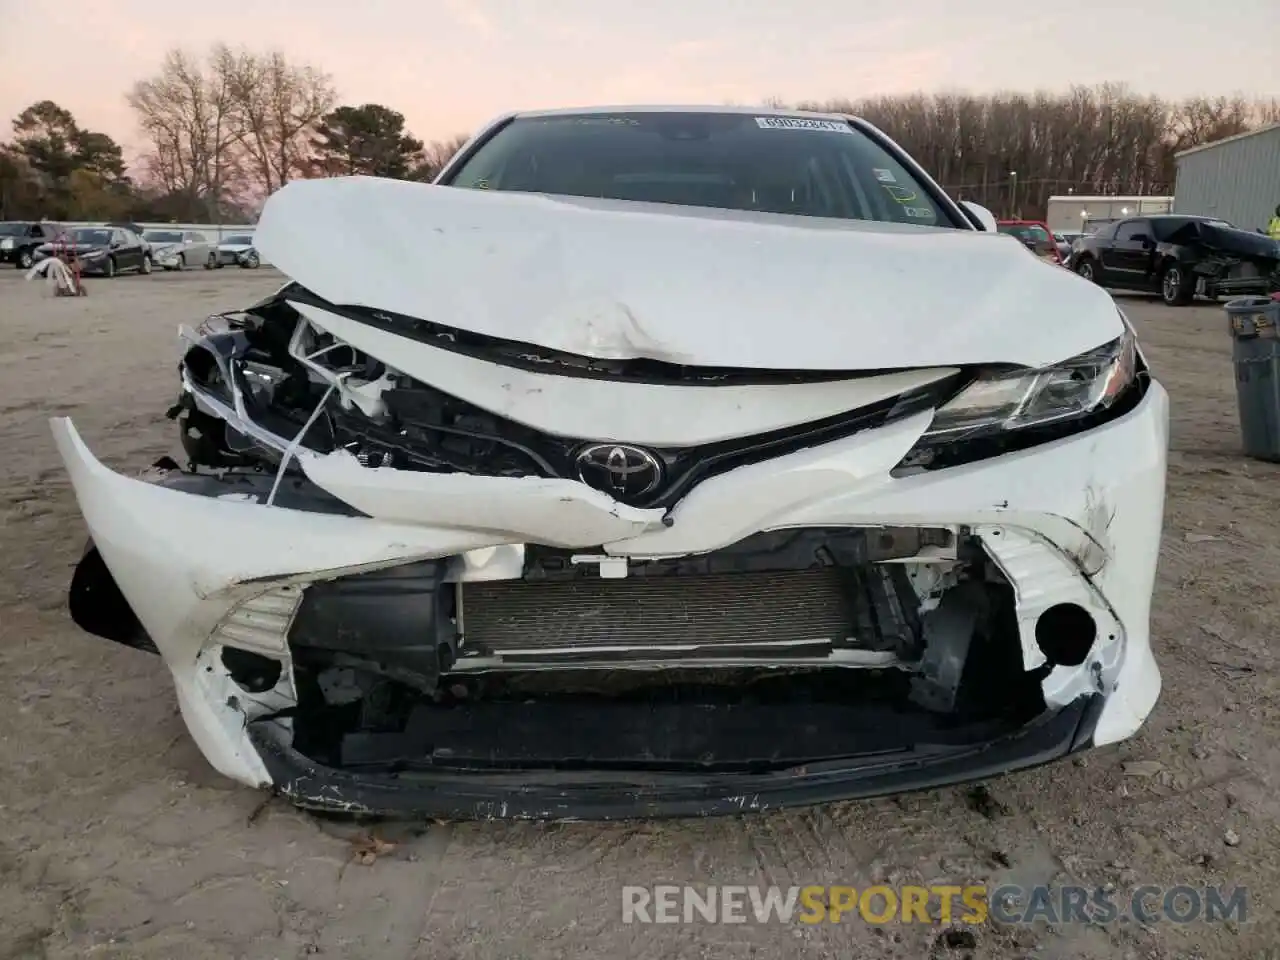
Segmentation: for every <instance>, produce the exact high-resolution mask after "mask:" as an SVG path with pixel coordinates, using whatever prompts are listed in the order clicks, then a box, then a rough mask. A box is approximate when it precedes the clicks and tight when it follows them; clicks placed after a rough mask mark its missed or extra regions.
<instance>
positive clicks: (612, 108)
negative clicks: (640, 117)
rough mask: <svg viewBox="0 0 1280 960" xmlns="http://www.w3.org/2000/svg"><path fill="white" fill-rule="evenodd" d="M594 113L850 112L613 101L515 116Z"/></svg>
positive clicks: (833, 116) (842, 116) (843, 116)
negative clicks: (591, 105)
mask: <svg viewBox="0 0 1280 960" xmlns="http://www.w3.org/2000/svg"><path fill="white" fill-rule="evenodd" d="M592 113H736V114H744V115H746V116H752V117H797V116H799V117H818V118H821V119H825V120H841V121H846V120H848V119H849V117H850V115H849V114H847V113H827V112H824V111H819V110H794V109H785V108H780V107H739V106H713V105H710V104H610V105H605V106H599V107H556V108H553V109H549V110H517V111H516V112H514V113H512V114H510V116H513V117H572V116H578V115H581V114H592Z"/></svg>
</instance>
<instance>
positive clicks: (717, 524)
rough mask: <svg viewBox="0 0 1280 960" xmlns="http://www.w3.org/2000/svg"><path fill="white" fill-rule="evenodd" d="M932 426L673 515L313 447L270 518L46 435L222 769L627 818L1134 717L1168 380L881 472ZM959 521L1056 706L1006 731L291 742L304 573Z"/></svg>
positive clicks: (315, 793)
mask: <svg viewBox="0 0 1280 960" xmlns="http://www.w3.org/2000/svg"><path fill="white" fill-rule="evenodd" d="M928 420H929V415H928V414H924V415H917V416H912V417H908V418H906V419H903V420H900V421H895V422H893V423H891V424H888V425H886V426H883V427H879V428H876V429H869V430H866V431H863V432H862V433H860V434H857V435H855V436H853V437H850V438H846V439H844V440H840V441H837V442H833V443H829V444H825V445H822V446H819V447H815V448H811V449H808V450H804V451H800V452H798V453H795V454H790V455H787V456H783V457H778V458H776V459H774V460H772V461H767V462H764V463H759V464H755V465H752V466H747V467H742V468H739V469H737V470H734V471H731V472H729V473H726V474H724V475H722V476H718V477H713V478H710V479H708V480H706V481H704V482H703V483H701V484H700V485H698V486H697V487H696V488H695V489H694V490H693V491H692V492H691V493H690V494H689V495H687V496H686V497H685V499H684V500H683V501H681V503H680V504H679V505H677V507H676V508H675V509H674V510H673V511H672V512H671V515H670V517H669V521H668V522H663V521H662V518H659V517H653V516H650V515H649V513H650V511H640V510H635V509H633V508H627V507H624V506H622V505H621V504H617V503H613V502H612V501H610V500H609V498H607V497H604V496H603V495H602V494H597V493H596V492H595V491H592V490H588V489H587V488H585V487H583V486H582V485H578V484H573V483H570V482H569V481H537V480H518V479H507V478H472V477H466V476H458V475H453V474H421V473H419V474H413V473H407V472H402V471H396V470H392V469H389V468H382V469H369V468H364V467H360V466H359V465H358V464H355V463H354V462H351V461H350V458H347V459H343V458H342V457H341V456H338V455H331V456H329V457H322V456H318V455H309V456H304V457H303V458H302V461H301V462H302V465H303V467H304V469H305V470H306V473H307V475H308V478H309V482H306V488H307V490H309V491H311V492H310V493H307V494H306V495H305V496H301V495H293V494H290V492H289V491H288V490H285V491H284V492H283V493H282V494H281V495H280V496H279V497H278V498H277V505H275V506H266V505H264V503H262V502H261V501H262V500H263V499H265V498H264V497H263V496H262V495H261V491H253V490H248V491H242V490H236V489H227V490H225V491H223V490H220V489H216V490H210V489H202V490H199V491H196V490H192V491H190V492H188V491H184V490H182V489H177V488H175V486H174V485H172V484H170V485H167V486H162V485H157V484H154V483H148V482H146V481H143V480H138V479H130V478H127V477H124V476H121V475H119V474H117V473H114V472H112V471H111V470H110V469H108V468H107V467H105V466H104V465H103V464H101V463H100V462H99V461H97V460H96V459H95V458H94V457H93V455H92V454H91V453H90V452H89V450H88V449H87V447H85V445H84V444H83V442H82V441H81V440H80V437H79V436H78V434H77V433H76V431H75V429H74V427H72V425H71V423H70V421H68V420H66V419H57V420H54V421H53V422H52V427H53V433H54V436H55V439H56V442H57V445H58V448H59V452H60V454H61V455H62V458H63V460H64V462H65V463H66V466H67V469H68V471H69V473H70V476H71V481H72V484H73V486H74V488H75V491H76V496H77V498H78V500H79V503H80V508H81V511H82V513H83V514H84V518H85V521H86V523H87V525H88V527H89V531H90V534H91V536H92V538H93V540H94V543H95V544H96V546H97V548H98V551H99V552H100V555H101V558H102V561H103V562H104V563H105V565H106V567H107V568H108V569H109V571H110V574H111V575H112V577H113V579H114V583H115V584H116V585H117V586H118V588H119V592H120V594H121V595H122V597H123V599H124V600H125V601H127V606H128V608H130V609H131V611H132V613H133V614H134V615H136V618H137V621H138V622H139V623H140V625H141V627H142V628H143V629H144V630H145V632H146V635H147V636H148V637H149V638H150V641H151V642H152V643H153V644H154V646H155V648H156V649H157V650H158V652H159V653H160V655H161V656H162V657H163V658H164V660H165V662H166V664H167V665H168V666H169V668H170V670H171V672H172V674H173V677H174V682H175V685H176V687H177V691H178V698H179V702H180V705H181V708H182V712H183V716H184V719H185V720H186V722H187V725H188V727H189V729H190V730H191V733H192V735H193V737H194V739H195V740H196V741H197V743H198V744H199V746H200V748H201V750H202V751H203V752H204V754H205V756H206V757H207V758H208V759H209V761H210V762H211V764H212V765H213V766H214V767H215V768H216V769H218V770H219V771H221V772H222V773H224V774H225V775H227V776H229V777H232V778H234V779H237V780H239V781H241V782H244V783H248V784H252V785H255V786H272V787H274V788H275V789H277V790H278V791H280V792H282V793H284V794H286V795H288V796H289V797H291V798H292V799H294V800H295V801H297V802H298V803H299V804H301V805H305V806H311V807H319V808H325V809H346V810H368V811H373V812H399V813H414V814H429V815H436V816H449V817H499V816H526V817H544V816H552V817H615V816H617V817H621V816H631V815H646V816H655V815H682V814H698V815H705V814H708V813H728V812H739V811H742V810H745V809H762V808H764V807H771V806H777V805H781V804H786V803H813V802H819V801H825V800H833V799H839V798H848V797H857V796H869V795H873V794H878V793H885V792H891V791H897V790H905V789H912V788H919V787H929V786H934V785H938V784H942V783H949V782H954V781H958V780H964V779H971V778H975V777H985V776H990V775H993V774H996V773H1000V772H1005V771H1008V770H1013V769H1018V768H1020V767H1026V766H1032V765H1035V764H1038V763H1043V762H1046V761H1049V760H1053V759H1055V758H1057V757H1061V756H1063V755H1064V754H1066V753H1068V752H1069V751H1071V750H1073V749H1079V748H1081V747H1084V746H1088V745H1091V744H1104V743H1111V742H1114V741H1117V740H1121V739H1124V738H1126V737H1128V736H1130V735H1132V734H1133V733H1134V732H1135V731H1136V730H1137V729H1138V728H1139V727H1140V726H1141V724H1142V722H1143V721H1144V719H1145V718H1146V716H1147V715H1148V713H1149V712H1150V710H1151V709H1152V707H1153V706H1154V704H1155V701H1156V699H1157V696H1158V694H1159V690H1160V674H1159V671H1158V669H1157V667H1156V664H1155V660H1154V658H1153V656H1152V652H1151V645H1150V636H1149V619H1150V601H1151V595H1152V591H1153V587H1154V580H1155V570H1156V558H1157V555H1158V551H1159V545H1160V531H1161V526H1162V518H1163V504H1164V478H1165V460H1166V450H1167V444H1168V437H1167V423H1168V399H1167V396H1166V394H1165V392H1164V390H1163V389H1162V388H1161V387H1160V386H1159V384H1157V383H1151V384H1150V385H1149V387H1148V389H1147V390H1146V392H1145V395H1144V396H1143V397H1142V398H1141V399H1140V401H1139V402H1138V405H1137V406H1136V407H1135V408H1134V409H1132V410H1131V411H1129V412H1128V413H1126V414H1124V415H1123V416H1120V417H1119V418H1117V419H1115V420H1113V421H1111V422H1109V423H1107V424H1105V425H1103V426H1101V427H1098V428H1096V429H1093V430H1091V431H1088V432H1086V433H1083V434H1077V435H1075V436H1072V437H1069V438H1066V439H1063V440H1060V441H1056V442H1053V443H1048V444H1044V445H1042V446H1039V447H1035V448H1032V449H1029V450H1025V451H1022V452H1018V453H1012V454H1007V455H1004V456H1001V457H996V458H993V459H990V460H985V461H981V462H978V463H973V464H969V465H965V466H958V467H952V468H949V469H945V470H937V471H932V472H926V473H921V474H917V475H914V476H909V477H903V478H898V479H894V478H892V477H891V476H890V470H891V469H892V467H893V466H894V464H895V463H897V462H898V461H899V460H900V459H901V458H902V456H903V455H904V454H905V453H906V452H907V451H908V450H909V449H911V447H912V446H913V444H914V443H915V441H916V440H917V439H918V437H919V436H920V434H921V433H922V432H923V430H924V429H925V428H926V427H927V424H928ZM268 486H269V482H268ZM286 486H287V487H288V486H289V485H286ZM295 493H296V491H295ZM317 497H319V498H322V499H323V500H324V502H323V503H318V502H317ZM950 525H963V526H964V527H966V528H968V529H969V530H970V531H971V535H972V537H973V538H974V539H975V540H977V541H978V542H979V543H980V544H981V547H982V548H983V549H984V550H985V551H986V553H987V555H988V557H989V558H990V560H991V561H992V562H993V563H994V564H995V565H996V566H997V567H998V568H999V569H1000V571H1001V572H1002V573H1003V575H1004V577H1005V578H1006V579H1007V581H1008V582H1009V584H1011V585H1012V588H1013V593H1014V595H1015V599H1016V620H1017V634H1018V639H1019V640H1020V645H1021V658H1022V664H1021V668H1022V670H1024V671H1039V672H1040V673H1039V675H1042V676H1043V680H1042V681H1041V689H1042V691H1043V701H1044V704H1045V705H1046V711H1045V713H1044V714H1043V715H1042V716H1041V717H1040V719H1039V720H1037V721H1035V722H1033V723H1031V724H1029V725H1026V726H1024V727H1022V728H1020V729H1019V730H1018V731H1017V732H1015V733H1012V734H1010V733H1008V732H1007V731H1004V732H1001V733H999V734H998V735H993V736H992V737H991V738H989V739H986V740H984V741H982V742H980V743H975V742H972V741H970V742H967V743H964V744H952V745H946V744H945V743H928V744H921V745H920V747H919V748H918V749H916V750H914V751H906V752H902V751H899V752H897V753H894V754H892V755H891V756H888V757H886V756H885V755H883V754H881V755H870V754H869V755H866V756H859V757H858V758H856V759H852V760H850V759H846V760H840V761H831V762H822V763H810V764H805V765H803V766H800V767H796V768H791V769H786V770H780V771H776V772H772V773H769V774H767V775H760V774H732V775H728V774H726V775H715V776H709V775H707V774H705V773H696V772H695V773H662V774H654V775H641V774H625V775H620V774H601V773H567V772H552V773H547V774H543V773H540V772H537V771H534V772H532V773H531V772H530V771H528V770H525V771H522V772H520V773H510V774H502V773H486V772H480V773H477V772H466V773H460V772H456V771H454V772H444V771H432V772H425V773H414V774H398V775H394V776H391V775H380V774H372V775H366V774H361V773H354V772H352V771H351V770H350V769H346V768H344V769H336V768H333V767H325V766H323V765H320V764H317V763H316V762H314V761H313V760H311V759H308V757H307V756H304V755H303V754H302V753H300V752H298V751H297V750H295V749H294V747H293V746H292V734H291V728H290V723H291V721H290V720H289V718H288V711H289V709H290V708H291V707H292V706H293V705H294V704H296V703H297V700H298V692H297V690H296V688H295V680H294V666H293V661H292V654H291V648H290V643H289V631H290V627H291V625H292V624H293V622H294V619H295V616H296V615H297V612H298V610H299V606H300V604H301V602H302V598H303V597H304V596H305V595H306V592H307V591H308V589H310V587H311V585H312V584H315V583H317V582H320V581H330V580H334V579H337V578H341V577H345V576H348V575H351V574H358V573H364V572H369V571H373V570H378V569H386V568H391V567H399V566H402V565H406V564H410V563H414V562H416V561H421V560H429V559H436V558H453V557H459V556H460V555H463V554H470V555H471V558H475V557H478V556H482V555H487V554H492V555H493V556H492V559H494V562H495V563H496V562H497V559H498V557H499V554H500V553H501V551H497V552H494V551H491V550H489V548H500V547H503V546H504V545H513V544H525V543H548V542H551V543H557V544H559V545H560V546H566V547H570V548H576V547H582V548H583V549H587V550H590V549H592V548H594V550H595V551H597V552H598V551H600V550H602V549H603V550H604V551H606V552H607V553H609V554H611V555H613V556H617V557H632V558H643V557H657V556H666V557H671V556H684V555H689V554H701V553H706V552H708V551H714V550H718V549H721V548H723V547H725V546H726V545H729V544H733V543H736V542H738V541H740V540H742V539H743V538H744V537H747V536H750V535H752V534H755V533H758V532H760V531H764V530H780V529H788V528H795V527H841V526H843V527H870V528H876V527H913V526H915V527H922V528H923V527H937V526H950ZM553 538H554V539H553ZM473 552H474V553H473ZM505 575H506V576H519V573H518V572H516V573H515V574H512V573H509V572H508V573H506V574H505ZM1062 605H1069V606H1072V607H1075V608H1079V609H1081V610H1083V611H1085V612H1087V613H1088V615H1089V617H1090V618H1091V619H1092V621H1093V623H1094V624H1095V626H1096V641H1095V642H1094V644H1093V646H1092V648H1091V649H1090V650H1089V651H1088V654H1087V656H1086V657H1085V659H1084V661H1083V662H1082V663H1079V664H1074V665H1067V664H1063V663H1059V664H1058V665H1051V664H1049V663H1047V662H1046V656H1045V653H1044V652H1043V650H1042V649H1041V646H1040V645H1039V644H1038V642H1037V625H1038V623H1039V622H1040V619H1041V617H1042V615H1044V614H1045V613H1046V611H1049V610H1051V609H1052V608H1054V607H1061V606H1062ZM228 647H231V648H237V649H241V650H248V651H251V652H255V653H258V654H261V655H262V656H264V657H269V658H272V659H274V660H276V661H278V662H279V663H280V664H281V665H282V669H281V670H280V671H279V675H278V678H277V679H276V682H275V683H274V685H273V686H270V687H269V688H267V689H263V688H261V687H255V688H254V689H246V688H245V687H244V686H243V685H242V684H239V683H238V682H237V681H236V680H235V679H234V678H233V677H232V674H231V671H230V670H229V668H228V667H227V666H226V663H225V662H224V660H225V658H223V657H222V651H223V650H224V649H226V648H228ZM1016 649H1017V646H1016V645H1015V651H1016ZM846 755H847V754H846Z"/></svg>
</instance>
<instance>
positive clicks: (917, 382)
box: [293, 302, 956, 447]
mask: <svg viewBox="0 0 1280 960" xmlns="http://www.w3.org/2000/svg"><path fill="white" fill-rule="evenodd" d="M293 306H294V307H295V308H296V309H297V310H298V311H299V312H300V313H302V315H303V316H305V317H306V318H307V319H308V320H309V321H311V322H312V323H313V324H315V325H316V326H317V327H319V328H320V329H322V330H325V331H326V332H328V333H331V334H332V335H333V336H335V337H337V338H338V339H339V340H342V341H344V342H346V343H347V344H349V345H351V346H353V347H355V348H356V349H357V350H361V351H363V352H364V353H367V354H369V355H370V356H372V357H375V358H377V359H379V360H382V361H383V362H384V363H387V364H389V365H391V366H394V367H395V368H396V369H397V370H400V371H401V372H403V373H406V374H408V375H409V376H411V377H413V378H414V379H416V380H420V381H422V382H423V383H428V384H430V385H431V386H433V387H436V388H437V389H440V390H443V391H444V392H445V393H449V394H452V395H453V396H455V397H459V398H461V399H463V400H466V401H468V402H470V403H474V404H475V405H476V406H478V407H483V408H484V409H486V410H489V411H490V412H492V413H496V414H499V415H501V416H503V417H508V418H510V419H512V420H515V421H516V422H517V423H523V424H525V425H526V426H530V427H534V428H535V429H538V430H542V431H545V432H547V433H552V434H557V435H559V436H566V437H578V438H581V439H584V440H619V441H624V440H625V441H626V442H628V443H642V444H649V445H651V446H656V447H664V446H687V445H693V444H702V443H714V442H716V441H718V440H726V439H731V438H734V437H742V436H748V435H751V434H758V433H767V432H769V431H770V430H780V429H783V428H785V427H792V426H796V425H799V424H802V423H810V422H812V421H814V420H821V419H824V418H826V417H830V416H834V415H835V414H838V413H841V412H843V411H846V410H855V409H857V408H859V407H864V406H868V405H869V404H873V403H876V402H877V401H880V400H885V399H888V398H889V397H894V396H897V395H898V394H901V393H903V392H905V391H907V390H912V389H914V388H916V387H921V386H924V385H925V384H928V383H932V382H934V381H936V380H938V379H940V378H942V377H945V376H948V375H950V374H951V373H954V372H955V369H956V368H955V367H942V368H936V369H927V370H907V371H904V372H902V373H894V374H888V375H885V376H874V377H862V378H860V379H857V380H838V381H833V382H829V383H808V384H788V385H774V384H768V385H756V386H718V387H717V386H675V385H662V386H659V385H654V384H646V383H620V382H616V381H610V380H594V379H588V378H586V377H564V376H558V375H555V374H549V373H534V372H531V371H526V370H517V369H515V368H514V367H506V366H499V365H497V364H493V363H489V362H487V361H485V360H477V359H475V358H473V357H467V356H463V355H462V354H458V353H453V352H451V351H448V350H442V349H440V348H439V347H435V346H432V345H430V344H427V343H423V342H421V341H418V340H410V339H408V338H407V337H400V336H397V335H395V334H393V333H387V332H386V331H385V330H380V329H378V328H377V327H372V326H369V325H368V324H364V323H360V322H358V321H356V320H352V319H350V318H348V317H344V316H341V315H340V314H336V313H333V312H332V311H329V310H321V309H319V308H317V307H313V306H310V305H308V304H305V303H297V302H294V303H293Z"/></svg>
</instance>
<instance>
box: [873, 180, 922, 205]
mask: <svg viewBox="0 0 1280 960" xmlns="http://www.w3.org/2000/svg"><path fill="white" fill-rule="evenodd" d="M880 186H882V187H884V189H885V192H886V193H888V194H889V196H891V197H893V199H895V200H897V201H898V202H899V203H910V202H911V201H912V200H914V199H915V198H916V195H915V191H913V190H909V189H907V188H906V187H899V186H896V185H894V184H889V183H882V184H880Z"/></svg>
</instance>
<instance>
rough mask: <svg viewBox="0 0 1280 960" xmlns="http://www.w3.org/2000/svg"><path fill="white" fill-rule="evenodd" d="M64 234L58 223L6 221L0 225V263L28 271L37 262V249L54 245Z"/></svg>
mask: <svg viewBox="0 0 1280 960" xmlns="http://www.w3.org/2000/svg"><path fill="white" fill-rule="evenodd" d="M61 232H62V228H61V227H60V226H58V224H56V223H46V222H44V221H41V220H6V221H4V222H3V223H0V263H12V264H13V265H14V266H15V267H17V268H18V269H19V270H26V269H27V268H29V267H30V266H31V264H32V263H33V262H35V251H36V247H38V246H40V245H41V244H42V243H52V242H53V241H54V239H55V238H56V237H57V236H58V234H59V233H61Z"/></svg>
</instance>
